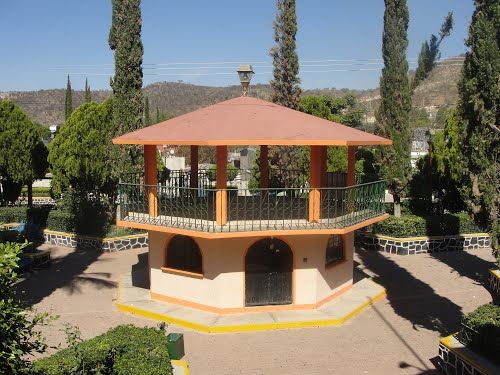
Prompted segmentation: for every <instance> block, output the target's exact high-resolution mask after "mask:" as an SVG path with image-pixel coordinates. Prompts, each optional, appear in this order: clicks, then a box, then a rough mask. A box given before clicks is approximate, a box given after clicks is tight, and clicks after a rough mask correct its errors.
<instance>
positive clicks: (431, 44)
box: [411, 12, 453, 89]
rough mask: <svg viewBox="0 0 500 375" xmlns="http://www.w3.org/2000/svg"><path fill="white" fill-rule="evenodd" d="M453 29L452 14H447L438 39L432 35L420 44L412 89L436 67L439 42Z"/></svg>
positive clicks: (439, 55) (439, 53) (438, 56)
mask: <svg viewBox="0 0 500 375" xmlns="http://www.w3.org/2000/svg"><path fill="white" fill-rule="evenodd" d="M452 29H453V12H449V13H448V15H447V16H446V17H445V19H444V22H443V24H442V25H441V30H440V31H439V37H437V36H436V35H434V34H432V35H431V38H430V39H429V41H428V42H427V41H425V42H424V43H422V48H421V49H420V54H419V55H418V65H417V69H416V70H415V77H414V78H413V81H412V83H411V86H412V89H415V88H416V87H417V86H418V85H419V84H420V83H421V82H422V81H423V80H424V79H426V78H427V77H428V76H429V73H430V72H431V71H432V69H433V68H434V66H435V65H436V60H439V58H440V57H441V52H440V51H439V46H440V45H441V42H442V41H443V40H444V38H446V37H447V36H448V35H450V34H451V30H452Z"/></svg>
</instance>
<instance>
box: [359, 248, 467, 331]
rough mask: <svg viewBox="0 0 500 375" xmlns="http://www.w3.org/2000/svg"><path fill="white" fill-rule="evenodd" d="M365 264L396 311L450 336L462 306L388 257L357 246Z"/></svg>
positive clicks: (418, 324) (460, 314) (414, 323)
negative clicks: (437, 291) (438, 292)
mask: <svg viewBox="0 0 500 375" xmlns="http://www.w3.org/2000/svg"><path fill="white" fill-rule="evenodd" d="M356 251H357V253H358V256H359V259H360V260H361V262H362V263H363V265H364V267H366V268H367V269H369V270H370V271H372V272H373V273H374V274H375V276H374V277H373V280H374V281H375V282H376V283H378V284H380V285H382V286H383V287H384V288H385V289H386V290H387V300H388V301H389V303H390V305H391V307H392V308H393V309H394V312H395V313H396V314H398V315H399V316H401V317H402V318H404V319H407V320H408V321H410V322H411V323H412V324H413V328H414V329H416V330H418V329H419V328H425V329H429V330H432V331H437V332H439V333H440V334H441V335H447V334H450V333H451V332H453V331H454V330H456V328H457V326H458V325H459V323H460V319H461V316H462V309H461V307H460V306H458V305H456V304H455V303H453V302H452V301H450V300H449V299H448V298H445V297H442V296H440V295H439V294H437V293H436V292H435V291H434V289H432V288H431V287H430V286H429V285H428V284H426V283H424V282H423V281H421V280H419V279H417V278H415V277H414V276H413V275H412V274H411V273H410V272H408V271H407V270H406V269H404V268H402V267H400V266H399V265H398V264H397V263H396V262H394V261H393V260H392V259H390V258H389V257H386V256H385V255H383V254H381V253H379V252H375V251H366V250H361V249H357V250H356Z"/></svg>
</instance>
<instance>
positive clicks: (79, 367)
mask: <svg viewBox="0 0 500 375" xmlns="http://www.w3.org/2000/svg"><path fill="white" fill-rule="evenodd" d="M33 368H34V373H35V374H44V375H66V374H117V375H125V374H127V375H135V374H137V375H139V374H141V375H142V374H144V375H147V374H151V375H156V374H158V375H160V374H162V375H169V374H172V366H171V364H170V358H169V356H168V351H167V337H166V336H165V333H164V332H163V331H160V330H157V329H155V328H138V327H134V326H132V325H123V326H118V327H116V328H113V329H111V330H109V331H108V332H106V333H105V334H103V335H101V336H97V337H95V338H93V339H90V340H87V341H83V342H81V343H79V344H76V345H75V346H73V347H71V348H68V349H64V350H61V351H60V352H58V353H56V354H54V355H52V356H50V357H47V358H44V359H40V360H38V361H36V362H35V363H34V366H33Z"/></svg>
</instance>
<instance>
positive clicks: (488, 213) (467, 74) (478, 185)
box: [458, 0, 500, 249]
mask: <svg viewBox="0 0 500 375" xmlns="http://www.w3.org/2000/svg"><path fill="white" fill-rule="evenodd" d="M475 6H476V9H475V11H474V14H473V16H472V22H471V25H470V28H469V37H468V39H467V41H466V45H467V46H468V47H469V50H468V52H467V53H466V55H465V61H464V65H463V68H462V76H461V79H460V81H459V84H458V89H459V105H458V110H459V113H460V117H461V120H462V126H463V132H462V134H463V137H462V139H463V141H462V157H463V162H464V163H463V165H464V166H465V168H464V173H463V176H462V180H463V185H462V193H463V194H462V195H463V198H464V201H465V202H466V203H467V205H468V207H469V209H470V211H471V212H472V213H473V214H474V216H475V218H476V219H477V220H478V222H479V223H481V224H483V225H485V226H487V228H488V230H489V231H490V232H491V234H492V240H493V241H492V242H493V247H494V248H496V249H498V246H499V236H500V221H499V215H500V211H499V205H500V191H499V186H500V181H499V176H500V162H499V160H500V144H499V139H500V88H499V82H500V47H499V43H500V38H499V35H500V34H499V30H500V2H498V0H476V1H475Z"/></svg>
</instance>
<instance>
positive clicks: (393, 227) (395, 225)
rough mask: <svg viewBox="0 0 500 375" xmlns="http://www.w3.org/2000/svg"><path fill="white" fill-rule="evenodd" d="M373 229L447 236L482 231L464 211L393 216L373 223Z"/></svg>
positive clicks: (404, 234)
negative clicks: (430, 214) (429, 214)
mask: <svg viewBox="0 0 500 375" xmlns="http://www.w3.org/2000/svg"><path fill="white" fill-rule="evenodd" d="M371 231H372V232H373V233H375V234H382V235H386V236H393V237H414V236H446V235H454V234H463V233H477V232H482V230H481V228H479V227H478V226H477V225H476V224H475V223H474V220H473V219H472V218H471V217H470V216H469V215H468V214H467V213H464V212H461V213H458V214H444V215H432V216H416V215H402V216H401V217H395V216H391V217H389V218H388V219H387V220H384V221H382V222H380V223H377V224H375V225H373V226H372V227H371Z"/></svg>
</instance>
